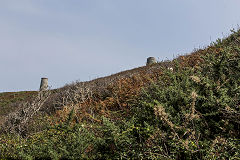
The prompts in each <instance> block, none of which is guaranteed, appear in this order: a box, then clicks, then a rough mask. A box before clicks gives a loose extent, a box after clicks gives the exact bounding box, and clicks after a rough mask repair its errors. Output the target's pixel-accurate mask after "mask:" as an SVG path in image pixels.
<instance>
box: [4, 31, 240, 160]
mask: <svg viewBox="0 0 240 160" xmlns="http://www.w3.org/2000/svg"><path fill="white" fill-rule="evenodd" d="M239 35H240V31H238V32H235V33H234V34H232V35H231V36H229V37H228V38H226V39H224V40H219V41H218V43H216V44H214V45H211V46H209V47H208V48H206V49H202V50H198V51H196V52H194V53H192V54H190V55H186V56H180V57H179V58H177V59H175V61H178V63H179V64H180V66H181V67H190V68H194V69H193V70H198V67H199V66H200V65H201V64H203V63H204V61H203V59H202V58H201V56H204V55H206V54H210V55H211V54H212V55H218V54H219V53H221V54H222V53H223V54H224V52H225V51H224V50H223V48H225V47H230V46H239V41H240V36H239ZM171 65H173V64H172V63H170V62H163V63H158V64H156V65H152V66H145V67H140V68H136V69H133V70H129V71H124V72H120V73H118V74H114V75H111V76H108V77H103V78H99V79H96V80H93V81H89V82H79V83H75V84H70V85H67V86H65V87H63V88H60V89H58V90H56V91H54V93H53V94H52V96H51V98H50V99H49V100H48V101H47V102H46V105H45V107H46V108H48V109H49V107H50V108H51V107H52V108H54V107H55V110H54V112H51V116H50V117H48V118H49V119H50V122H51V123H52V124H54V125H56V124H61V123H62V122H64V121H67V119H68V115H69V113H71V109H72V107H71V106H74V108H75V117H74V123H80V124H81V123H84V124H89V126H92V125H93V126H94V125H96V126H101V125H102V124H104V123H110V122H104V121H106V120H104V119H102V116H104V117H107V118H109V119H111V121H113V122H116V123H117V122H120V120H122V121H124V120H126V119H127V117H128V116H129V115H130V114H132V113H130V112H131V107H133V106H134V105H136V104H138V102H136V101H137V99H138V97H140V96H142V88H149V86H151V84H152V82H155V83H156V82H158V80H159V76H161V75H162V74H163V72H162V71H163V70H164V68H166V67H168V66H171ZM162 67H163V68H162ZM210 69H211V68H210ZM180 73H181V72H180V71H179V74H180ZM199 74H201V73H199ZM176 75H178V72H177V73H176ZM163 77H164V76H163ZM180 78H184V77H180ZM195 78H196V77H195ZM162 80H164V78H163V79H162ZM195 81H198V79H197V78H196V79H195ZM164 83H166V84H168V82H167V81H166V82H164ZM217 83H218V82H217ZM219 83H220V82H219ZM168 85H170V84H168ZM191 85H193V84H191ZM191 85H190V86H191ZM194 85H195V84H194ZM194 85H193V86H194ZM222 85H225V83H223V84H222ZM162 87H163V88H164V86H162ZM197 87H199V86H197ZM220 87H222V86H220ZM196 89H198V88H196ZM89 90H90V92H89ZM168 90H169V88H166V90H165V91H163V93H164V94H172V91H169V93H168V92H167V91H168ZM157 91H159V88H157ZM207 91H208V90H207ZM210 91H211V90H210ZM150 94H153V95H152V96H155V95H154V93H151V92H150ZM204 94H205V93H204ZM206 94H208V93H206ZM23 95H24V94H23ZM79 95H83V96H80V97H78V96H79ZM158 96H159V95H158ZM158 96H157V97H158ZM187 96H188V95H186V98H188V99H189V100H191V96H192V95H191V96H190V97H187ZM3 97H6V98H4V99H5V101H9V97H8V96H7V94H6V93H5V96H3ZM20 97H21V96H20ZM152 98H154V97H152ZM155 98H156V97H155ZM174 98H175V97H173V100H174ZM10 99H11V98H10ZM156 99H158V98H156ZM152 100H153V99H150V101H152ZM221 100H222V99H221ZM12 101H15V100H13V99H12ZM57 102H59V103H58V105H55V104H57ZM200 102H201V101H200ZM200 102H198V103H200ZM169 103H171V102H169ZM179 103H181V102H179ZM194 103H195V102H194ZM201 103H203V102H201ZM217 103H218V102H217ZM9 104H10V103H8V104H7V105H5V106H10V105H9ZM53 104H54V105H53ZM176 105H178V103H176ZM213 106H214V105H213ZM56 107H57V111H56ZM143 107H144V105H143ZM145 107H146V106H145ZM197 109H198V110H201V107H200V108H197ZM138 111H139V112H142V111H143V109H142V110H141V109H140V110H138ZM161 112H162V111H161ZM199 112H200V111H199ZM174 114H176V113H174ZM138 116H139V115H138ZM207 116H208V115H207ZM211 116H212V115H210V117H211ZM125 118H126V119H125ZM142 118H144V117H142ZM214 118H215V119H218V117H214ZM209 120H210V121H211V119H209ZM175 121H176V120H175ZM228 121H229V120H228ZM168 123H169V122H168ZM228 123H230V122H228ZM231 123H232V122H231ZM30 124H33V123H30ZM126 124H127V122H126ZM107 125H110V126H109V127H114V125H113V124H111V123H110V124H107ZM177 125H179V124H177ZM89 126H88V127H89ZM236 126H237V125H236ZM125 127H126V126H125ZM170 127H171V125H170ZM205 127H206V126H205ZM231 127H232V126H230V130H231V132H229V133H231V134H232V135H234V134H235V135H238V134H239V133H238V131H237V129H235V130H234V129H232V128H231ZM105 129H106V130H107V129H109V128H105ZM134 129H136V128H134ZM175 129H177V128H175ZM191 129H192V128H190V130H191ZM228 129H229V128H228ZM90 130H91V129H90ZM96 130H97V127H96ZM116 130H117V128H115V129H114V130H113V131H112V132H111V133H115V132H116V133H118V132H117V131H116ZM130 130H131V127H130ZM172 130H174V128H172ZM142 131H144V132H146V131H145V128H143V130H142ZM124 132H129V130H126V131H124ZM174 132H175V131H174ZM214 132H215V130H214ZM216 132H217V134H219V133H218V131H216ZM166 133H167V132H166ZM141 134H142V133H141ZM148 134H149V133H148ZM175 134H177V133H175ZM179 134H180V133H179ZM189 134H190V133H189ZM217 134H216V135H217ZM56 135H57V134H56ZM206 135H207V134H206ZM229 135H230V134H229ZM38 136H39V135H38ZM45 136H48V135H45ZM112 136H113V137H114V136H116V135H112ZM152 136H153V137H154V136H155V135H152ZM186 136H187V135H186ZM191 136H193V137H194V136H195V135H191ZM212 136H213V138H216V137H214V136H215V135H212ZM217 136H219V135H217ZM230 136H231V135H230ZM60 137H61V136H60ZM108 138H109V137H108ZM118 138H119V137H118ZM120 138H121V137H120ZM208 138H209V137H208ZM217 140H218V139H217V138H216V142H215V141H214V143H218V141H217ZM169 141H170V140H169ZM207 141H209V143H210V141H211V139H208V140H207ZM221 141H222V142H224V143H227V141H225V139H224V138H223V139H221V137H220V138H219V142H220V143H221ZM179 143H180V142H179ZM181 143H182V142H181ZM186 143H188V142H187V141H186ZM206 144H207V143H206ZM206 144H205V145H206ZM169 145H170V144H169ZM219 145H220V144H219ZM116 147H117V146H110V148H107V149H110V150H113V151H114V152H116V150H117V149H116ZM175 147H177V146H175ZM188 147H190V146H187V149H186V150H187V151H188ZM123 148H124V146H123ZM87 149H88V147H87ZM193 149H194V147H193ZM237 149H239V148H237ZM180 150H181V149H180ZM196 152H197V151H196ZM33 154H34V153H33ZM104 154H106V155H109V154H110V155H113V154H114V153H104ZM218 154H219V153H217V152H216V155H218ZM190 155H194V154H193V153H191V154H190ZM180 156H181V155H180ZM195 156H196V155H195ZM60 157H61V156H60ZM135 158H136V157H135Z"/></svg>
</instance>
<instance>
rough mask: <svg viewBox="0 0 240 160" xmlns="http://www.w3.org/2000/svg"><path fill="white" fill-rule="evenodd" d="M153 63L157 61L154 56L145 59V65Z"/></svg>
mask: <svg viewBox="0 0 240 160" xmlns="http://www.w3.org/2000/svg"><path fill="white" fill-rule="evenodd" d="M154 63H157V60H156V58H154V57H148V59H147V66H148V65H151V64H154Z"/></svg>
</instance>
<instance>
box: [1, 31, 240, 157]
mask: <svg viewBox="0 0 240 160" xmlns="http://www.w3.org/2000/svg"><path fill="white" fill-rule="evenodd" d="M168 67H172V68H173V70H169V69H168ZM239 77H240V31H234V30H233V31H232V34H231V35H230V36H229V37H227V38H224V39H218V40H217V41H216V42H215V43H212V44H211V45H210V46H209V47H207V48H205V49H199V50H197V51H195V52H193V53H191V54H189V55H185V56H179V57H178V58H176V59H174V60H173V61H171V62H170V61H168V62H159V63H157V64H153V65H151V66H144V67H140V68H136V69H133V70H129V71H124V72H121V73H118V74H115V75H111V76H108V77H104V78H99V79H96V80H93V81H89V82H76V83H74V84H69V85H66V86H64V87H63V88H59V89H56V90H51V91H45V92H39V93H38V95H35V96H33V97H34V98H32V99H31V100H29V101H28V102H26V101H24V102H26V103H23V102H21V103H19V106H18V107H17V109H16V110H11V112H10V113H9V114H8V115H7V116H5V117H4V118H5V122H4V124H2V125H1V136H0V158H2V159H4V158H13V159H47V158H51V159H240V107H239V105H240V78H239ZM8 106H9V105H8Z"/></svg>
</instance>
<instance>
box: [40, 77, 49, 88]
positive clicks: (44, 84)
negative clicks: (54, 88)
mask: <svg viewBox="0 0 240 160" xmlns="http://www.w3.org/2000/svg"><path fill="white" fill-rule="evenodd" d="M47 89H48V78H42V79H41V84H40V89H39V90H40V91H46V90H47Z"/></svg>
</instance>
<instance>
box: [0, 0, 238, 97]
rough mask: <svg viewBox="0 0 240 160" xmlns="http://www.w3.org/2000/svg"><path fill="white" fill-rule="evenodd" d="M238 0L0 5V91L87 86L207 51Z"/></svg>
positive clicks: (232, 20) (1, 0)
mask: <svg viewBox="0 0 240 160" xmlns="http://www.w3.org/2000/svg"><path fill="white" fill-rule="evenodd" d="M239 6H240V0H0V92H12V91H26V90H38V89H39V85H40V81H41V78H42V77H47V78H49V85H50V86H51V88H59V87H62V86H64V85H65V84H67V83H71V82H74V81H88V80H92V79H95V78H98V77H103V76H107V75H111V74H114V73H117V72H120V71H124V70H128V69H132V68H136V67H139V66H143V65H145V63H146V59H147V57H151V56H153V57H156V58H157V60H158V61H162V60H171V59H173V58H176V57H177V56H178V55H183V54H187V53H191V52H192V51H193V50H194V49H197V48H203V47H206V46H208V45H209V44H210V43H211V42H213V41H215V40H216V39H217V38H222V37H224V36H227V35H228V34H230V30H231V29H233V28H235V29H236V28H237V27H238V25H239V24H240V10H239Z"/></svg>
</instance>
